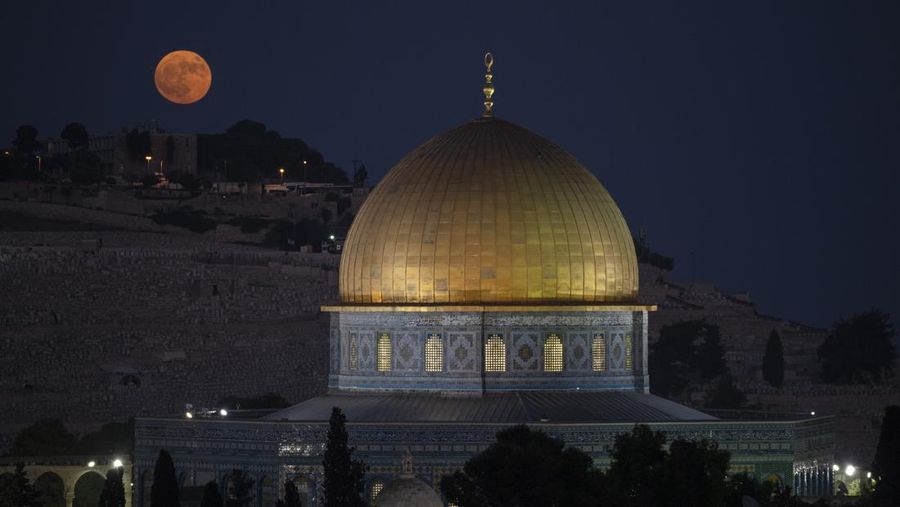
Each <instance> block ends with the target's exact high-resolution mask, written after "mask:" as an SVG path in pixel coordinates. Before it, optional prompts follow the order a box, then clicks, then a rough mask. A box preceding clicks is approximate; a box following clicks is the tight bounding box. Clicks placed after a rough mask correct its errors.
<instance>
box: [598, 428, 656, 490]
mask: <svg viewBox="0 0 900 507" xmlns="http://www.w3.org/2000/svg"><path fill="white" fill-rule="evenodd" d="M665 443H666V435H665V433H663V432H661V431H652V430H651V429H650V427H649V426H646V425H644V424H636V425H635V426H634V428H633V429H632V430H631V433H625V434H622V435H619V436H618V437H616V442H615V444H614V445H613V451H612V456H611V457H612V462H611V464H610V467H609V471H608V473H607V477H608V479H609V482H610V487H611V488H612V491H613V497H614V500H615V501H614V502H612V503H614V504H621V505H655V504H658V503H660V502H661V501H662V498H663V497H664V496H665V494H664V492H663V491H661V488H662V485H661V483H660V481H659V478H660V477H663V476H664V473H663V465H664V462H663V460H664V459H665V455H666V451H665V450H664V449H663V445H665Z"/></svg>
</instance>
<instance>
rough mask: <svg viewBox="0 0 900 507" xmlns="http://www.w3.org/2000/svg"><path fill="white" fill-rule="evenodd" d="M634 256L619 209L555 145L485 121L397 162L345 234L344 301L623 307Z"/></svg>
mask: <svg viewBox="0 0 900 507" xmlns="http://www.w3.org/2000/svg"><path fill="white" fill-rule="evenodd" d="M637 287H638V272H637V258H636V256H635V252H634V244H633V242H632V239H631V233H630V231H629V230H628V226H627V224H626V223H625V219H624V218H623V217H622V213H621V212H620V211H619V208H618V206H616V203H615V202H614V201H613V199H612V197H610V195H609V193H608V192H607V191H606V189H605V188H604V187H603V185H601V184H600V182H599V181H597V179H596V178H595V177H594V176H593V175H592V174H591V173H590V172H589V171H588V170H587V169H585V168H584V166H582V165H581V164H580V163H578V161H577V160H575V158H574V157H572V156H571V155H569V154H568V153H566V152H565V151H564V150H562V149H561V148H560V147H558V146H556V145H555V144H553V143H551V142H550V141H548V140H546V139H544V138H542V137H540V136H537V135H535V134H533V133H531V132H529V131H528V130H526V129H524V128H522V127H519V126H516V125H513V124H511V123H509V122H506V121H503V120H500V119H497V118H494V117H482V118H479V119H476V120H473V121H471V122H469V123H466V124H464V125H462V126H460V127H457V128H455V129H453V130H450V131H449V132H446V133H443V134H441V135H438V136H435V137H433V138H432V139H430V140H428V141H426V142H425V143H423V144H422V145H421V146H419V147H418V148H416V149H414V150H413V151H411V152H410V153H409V154H408V155H406V156H405V157H404V158H403V159H402V160H400V162H398V163H397V165H395V166H394V167H393V168H392V169H391V170H390V171H389V172H388V173H387V175H386V176H385V177H384V179H383V180H382V181H381V183H379V184H378V186H377V187H375V189H374V190H373V191H372V193H371V194H370V195H369V197H368V199H367V200H366V202H365V204H363V206H362V209H360V211H359V214H358V215H357V217H356V220H355V221H354V222H353V225H352V226H351V228H350V232H349V234H348V236H347V241H346V242H345V245H344V252H343V256H342V258H341V267H340V295H341V301H342V302H343V303H344V304H420V303H421V304H535V303H551V304H561V303H622V302H631V301H634V300H635V298H636V296H637Z"/></svg>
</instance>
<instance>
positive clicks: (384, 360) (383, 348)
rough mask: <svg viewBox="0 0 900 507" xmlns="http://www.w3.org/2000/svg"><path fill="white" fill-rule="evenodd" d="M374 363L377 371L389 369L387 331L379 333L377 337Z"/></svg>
mask: <svg viewBox="0 0 900 507" xmlns="http://www.w3.org/2000/svg"><path fill="white" fill-rule="evenodd" d="M375 354H376V364H375V368H376V369H377V370H378V371H391V337H390V335H388V334H387V333H381V336H379V337H378V344H377V346H376V349H375Z"/></svg>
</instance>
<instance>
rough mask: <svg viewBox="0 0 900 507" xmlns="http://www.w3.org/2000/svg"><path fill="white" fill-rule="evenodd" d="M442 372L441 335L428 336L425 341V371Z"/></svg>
mask: <svg viewBox="0 0 900 507" xmlns="http://www.w3.org/2000/svg"><path fill="white" fill-rule="evenodd" d="M443 370H444V342H443V340H441V335H439V334H433V335H429V336H428V338H426V339H425V371H427V372H439V371H443Z"/></svg>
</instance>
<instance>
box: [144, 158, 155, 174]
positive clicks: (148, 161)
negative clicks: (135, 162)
mask: <svg viewBox="0 0 900 507" xmlns="http://www.w3.org/2000/svg"><path fill="white" fill-rule="evenodd" d="M144 160H146V161H147V172H148V173H149V172H150V161H151V160H153V157H151V156H150V155H147V156H146V157H144Z"/></svg>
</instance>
